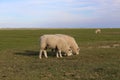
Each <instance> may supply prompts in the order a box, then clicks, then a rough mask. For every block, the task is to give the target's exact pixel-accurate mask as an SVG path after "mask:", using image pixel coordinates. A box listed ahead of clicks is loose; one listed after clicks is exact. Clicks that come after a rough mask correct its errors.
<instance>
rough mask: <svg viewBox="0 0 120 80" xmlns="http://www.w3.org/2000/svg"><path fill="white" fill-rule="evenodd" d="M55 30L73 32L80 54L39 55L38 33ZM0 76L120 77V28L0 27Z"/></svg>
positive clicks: (38, 79) (53, 79) (8, 79)
mask: <svg viewBox="0 0 120 80" xmlns="http://www.w3.org/2000/svg"><path fill="white" fill-rule="evenodd" d="M56 33H60V34H67V35H71V36H73V37H74V38H75V40H76V42H77V43H78V45H79V47H80V49H81V50H80V54H79V55H73V56H70V57H63V58H56V56H55V55H53V54H51V52H49V53H48V59H46V58H44V57H43V58H42V59H39V57H38V55H39V37H40V36H41V35H43V34H56ZM48 51H49V50H48ZM0 80H120V29H102V33H101V34H95V29H34V30H32V29H29V30H27V29H25V30H0Z"/></svg>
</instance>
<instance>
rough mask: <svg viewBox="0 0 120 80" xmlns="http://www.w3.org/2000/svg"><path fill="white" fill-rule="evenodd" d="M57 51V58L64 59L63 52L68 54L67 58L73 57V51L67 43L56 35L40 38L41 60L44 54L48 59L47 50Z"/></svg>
mask: <svg viewBox="0 0 120 80" xmlns="http://www.w3.org/2000/svg"><path fill="white" fill-rule="evenodd" d="M47 48H50V49H55V50H56V52H57V53H56V57H57V58H58V57H62V54H61V52H64V53H66V55H67V56H70V55H72V50H71V49H70V47H69V45H68V44H67V42H66V41H65V40H64V39H63V38H61V37H58V36H56V35H52V34H49V35H43V36H41V37H40V53H39V58H40V59H41V56H42V52H43V53H44V55H45V57H46V58H48V56H47V52H46V49H47Z"/></svg>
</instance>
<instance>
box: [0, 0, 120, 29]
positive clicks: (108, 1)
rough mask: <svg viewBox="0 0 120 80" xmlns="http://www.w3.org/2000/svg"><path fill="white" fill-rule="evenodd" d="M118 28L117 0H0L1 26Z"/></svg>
mask: <svg viewBox="0 0 120 80" xmlns="http://www.w3.org/2000/svg"><path fill="white" fill-rule="evenodd" d="M73 27H76V28H98V27H101V28H120V0H0V28H73Z"/></svg>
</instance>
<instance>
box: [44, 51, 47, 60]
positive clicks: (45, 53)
mask: <svg viewBox="0 0 120 80" xmlns="http://www.w3.org/2000/svg"><path fill="white" fill-rule="evenodd" d="M44 55H45V57H46V58H48V56H47V52H46V50H44Z"/></svg>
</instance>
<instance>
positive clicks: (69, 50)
mask: <svg viewBox="0 0 120 80" xmlns="http://www.w3.org/2000/svg"><path fill="white" fill-rule="evenodd" d="M71 55H72V50H71V49H70V48H69V49H68V50H67V56H71Z"/></svg>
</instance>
